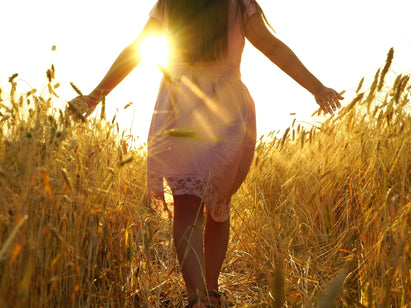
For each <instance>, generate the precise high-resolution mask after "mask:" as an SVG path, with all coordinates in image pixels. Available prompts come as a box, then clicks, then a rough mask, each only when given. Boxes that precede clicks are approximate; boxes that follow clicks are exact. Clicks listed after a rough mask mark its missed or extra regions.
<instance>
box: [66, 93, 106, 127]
mask: <svg viewBox="0 0 411 308" xmlns="http://www.w3.org/2000/svg"><path fill="white" fill-rule="evenodd" d="M99 102H100V100H99V99H97V98H96V97H95V96H92V95H80V96H77V97H75V98H73V99H72V100H71V101H69V102H68V103H67V104H68V106H67V107H66V112H68V113H69V114H70V115H72V116H74V117H75V118H79V119H81V120H83V121H84V120H85V118H86V117H88V116H89V115H90V114H92V113H93V111H94V110H95V109H96V107H97V105H98V103H99Z"/></svg>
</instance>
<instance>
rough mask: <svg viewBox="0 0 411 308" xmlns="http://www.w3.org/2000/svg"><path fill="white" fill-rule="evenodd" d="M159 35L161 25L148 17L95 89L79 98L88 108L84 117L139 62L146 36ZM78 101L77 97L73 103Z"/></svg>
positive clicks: (160, 33)
mask: <svg viewBox="0 0 411 308" xmlns="http://www.w3.org/2000/svg"><path fill="white" fill-rule="evenodd" d="M160 35H162V26H161V23H160V22H159V21H157V20H156V19H154V18H152V17H150V18H149V19H148V21H147V23H146V24H145V26H144V28H143V30H142V31H141V33H140V34H139V36H138V37H137V38H136V39H135V40H134V42H133V43H131V44H130V45H129V46H127V47H126V48H124V50H123V51H122V52H121V53H120V54H119V56H118V57H117V59H116V60H115V61H114V63H113V64H112V65H111V67H110V69H109V70H108V72H107V73H106V75H105V76H104V77H103V79H102V80H101V82H100V83H99V84H98V85H97V87H96V88H95V89H94V90H93V91H92V92H91V93H90V94H89V95H86V96H82V97H81V100H82V101H83V102H85V103H86V104H87V106H88V111H87V112H86V115H89V114H90V113H92V112H93V111H94V109H95V108H96V106H97V104H98V103H99V102H100V100H101V99H102V97H103V96H106V95H107V94H109V93H110V92H111V91H112V90H113V89H114V88H115V87H116V86H117V85H118V84H119V83H120V82H121V81H122V80H123V79H124V78H125V77H126V76H127V75H128V74H129V73H130V72H131V71H132V70H133V69H134V68H136V66H137V65H138V64H139V63H140V62H141V60H142V58H141V55H140V47H141V43H142V41H143V40H144V39H145V38H146V37H148V36H160ZM78 99H79V97H77V98H75V99H74V100H73V101H75V100H78Z"/></svg>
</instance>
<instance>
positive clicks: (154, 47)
mask: <svg viewBox="0 0 411 308" xmlns="http://www.w3.org/2000/svg"><path fill="white" fill-rule="evenodd" d="M140 54H141V56H142V58H143V61H146V62H149V63H151V64H155V65H161V66H163V67H166V65H167V59H168V54H169V48H168V44H167V40H166V38H165V36H161V37H159V36H150V37H147V38H145V39H144V41H143V42H142V43H141V46H140Z"/></svg>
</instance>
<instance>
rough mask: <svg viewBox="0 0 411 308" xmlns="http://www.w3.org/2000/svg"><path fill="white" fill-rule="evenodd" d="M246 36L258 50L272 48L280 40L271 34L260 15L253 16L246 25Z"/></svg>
mask: <svg viewBox="0 0 411 308" xmlns="http://www.w3.org/2000/svg"><path fill="white" fill-rule="evenodd" d="M245 36H246V38H247V39H248V40H249V41H250V43H251V44H253V45H254V46H255V47H256V48H257V49H259V50H261V51H263V50H264V49H266V48H272V47H273V45H275V44H276V43H278V42H279V40H278V39H277V38H276V37H275V36H274V35H273V34H272V33H271V31H270V30H269V29H268V27H267V25H266V24H265V22H264V19H263V17H262V16H261V15H260V14H254V15H253V16H251V17H250V18H249V19H248V20H247V22H246V24H245Z"/></svg>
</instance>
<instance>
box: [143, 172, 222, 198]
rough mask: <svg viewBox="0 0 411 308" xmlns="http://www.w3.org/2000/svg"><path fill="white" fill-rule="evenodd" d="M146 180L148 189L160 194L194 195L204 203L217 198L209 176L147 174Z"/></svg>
mask: <svg viewBox="0 0 411 308" xmlns="http://www.w3.org/2000/svg"><path fill="white" fill-rule="evenodd" d="M148 182H149V183H148V187H149V190H150V191H156V192H158V193H160V194H169V195H195V196H197V197H199V198H202V199H203V201H204V203H210V202H211V203H215V202H216V201H217V199H218V198H217V191H216V190H215V189H214V188H213V185H212V183H211V182H210V181H209V177H200V176H194V175H189V176H168V177H162V176H157V175H149V176H148Z"/></svg>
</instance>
